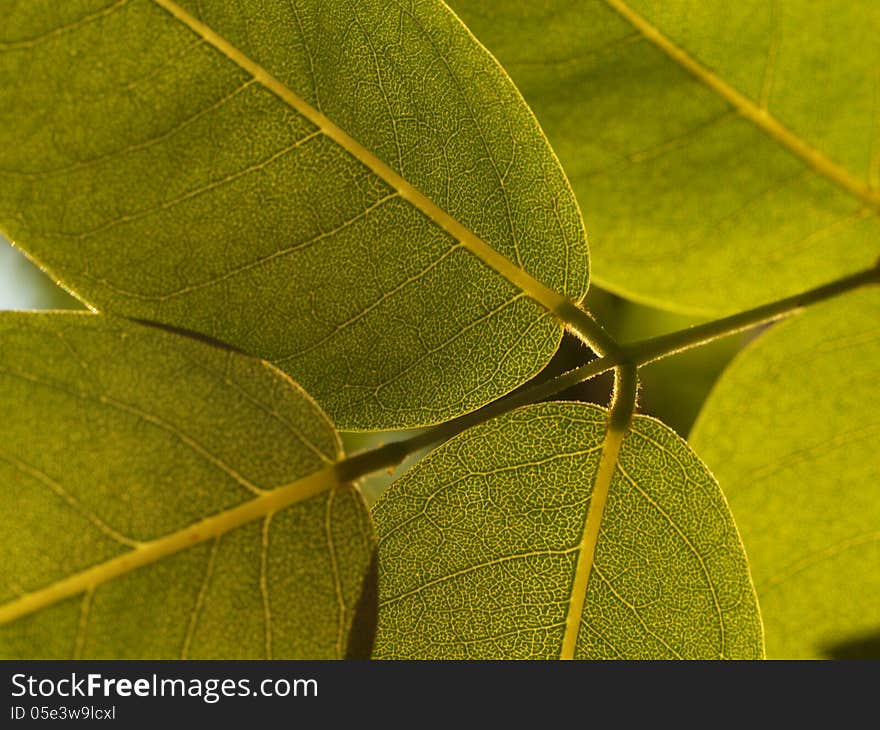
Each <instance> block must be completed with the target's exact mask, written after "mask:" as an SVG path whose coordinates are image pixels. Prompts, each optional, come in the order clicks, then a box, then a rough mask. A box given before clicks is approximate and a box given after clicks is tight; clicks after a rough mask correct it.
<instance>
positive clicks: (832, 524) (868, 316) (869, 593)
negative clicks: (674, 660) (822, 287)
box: [691, 291, 880, 658]
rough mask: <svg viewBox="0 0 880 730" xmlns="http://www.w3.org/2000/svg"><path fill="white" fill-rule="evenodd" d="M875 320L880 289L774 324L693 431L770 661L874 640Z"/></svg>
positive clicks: (720, 387)
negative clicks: (724, 506) (742, 557)
mask: <svg viewBox="0 0 880 730" xmlns="http://www.w3.org/2000/svg"><path fill="white" fill-rule="evenodd" d="M878 323H880V292H878V291H860V292H856V293H852V294H848V295H846V297H845V298H843V299H839V300H835V301H832V302H828V303H825V304H821V305H818V306H815V307H812V308H811V309H810V310H809V311H807V312H804V313H803V314H800V315H798V316H797V318H795V319H793V320H790V321H787V322H783V323H781V324H778V325H775V326H774V327H773V329H772V330H770V331H769V332H767V333H765V334H764V335H762V336H761V337H760V339H758V340H757V341H756V342H755V343H754V344H753V345H752V346H750V347H749V348H748V349H747V350H745V351H744V352H742V353H741V354H740V355H739V356H738V357H737V359H736V360H734V362H733V363H732V365H731V366H730V367H729V368H728V370H727V371H726V372H725V373H724V375H723V376H722V377H721V379H720V381H719V382H718V384H717V385H716V387H715V390H714V391H713V392H712V394H711V395H710V396H709V399H708V401H707V402H706V405H705V406H704V408H703V411H702V413H701V414H700V417H699V419H698V421H697V424H696V426H695V427H694V432H693V434H692V437H691V442H692V443H693V445H694V448H696V449H698V450H699V452H700V454H701V455H702V456H703V457H704V458H705V460H706V463H707V464H708V465H709V466H710V467H711V468H712V471H713V472H714V473H715V475H716V476H717V477H718V480H719V482H720V483H721V485H722V487H723V489H724V492H725V494H726V495H727V496H728V498H729V500H730V506H731V509H732V511H733V514H734V516H735V517H736V522H737V525H738V526H739V528H740V531H741V532H742V536H743V542H744V543H745V546H746V550H747V551H748V555H749V562H750V565H751V568H752V575H753V576H754V578H755V586H756V588H757V591H758V598H759V600H760V602H761V612H762V614H763V617H764V625H765V629H766V635H767V653H768V656H771V657H775V658H818V657H826V658H827V657H831V656H834V655H835V652H836V650H837V647H842V646H845V645H847V644H850V643H852V642H856V643H857V642H858V641H859V640H861V639H864V638H867V637H870V636H871V635H872V634H874V635H876V633H877V632H878V631H880V574H878V571H877V566H878V565H880V500H878V496H880V491H878V484H880V459H878V458H877V447H876V444H877V442H878V437H880V416H878V414H880V389H878V387H877V366H878V363H880V326H878ZM874 652H875V656H876V648H875V649H874Z"/></svg>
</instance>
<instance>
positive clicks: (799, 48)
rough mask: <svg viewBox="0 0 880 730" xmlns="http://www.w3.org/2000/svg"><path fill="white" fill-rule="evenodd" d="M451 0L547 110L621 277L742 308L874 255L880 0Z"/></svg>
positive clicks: (648, 290)
mask: <svg viewBox="0 0 880 730" xmlns="http://www.w3.org/2000/svg"><path fill="white" fill-rule="evenodd" d="M451 5H452V7H453V8H454V9H455V10H456V12H459V13H460V14H461V15H462V17H463V19H464V20H465V22H466V23H467V24H468V25H469V26H470V27H471V28H472V29H473V30H474V31H475V33H476V34H477V36H478V37H479V38H480V39H481V40H483V41H484V42H485V43H486V44H487V45H488V47H489V48H490V50H492V52H493V53H495V54H496V55H497V57H498V58H499V59H500V60H501V61H502V63H504V65H505V67H506V68H507V69H508V71H509V72H510V73H511V75H512V76H513V78H514V80H515V81H516V82H517V84H518V86H519V87H520V89H521V90H522V91H523V93H524V95H525V97H526V99H527V100H528V101H529V103H530V104H531V105H532V107H533V108H534V109H535V110H536V112H537V113H538V115H539V118H540V119H541V122H542V125H543V126H544V129H545V130H546V131H547V133H548V136H549V137H550V139H551V141H552V142H553V144H554V147H555V148H556V150H557V152H558V153H559V155H560V157H561V159H562V161H563V163H564V165H565V167H566V170H567V172H568V174H569V176H570V177H571V179H572V182H573V185H574V187H575V190H576V192H577V194H578V196H579V199H580V200H581V201H582V203H583V207H584V210H585V212H586V213H587V215H588V217H589V219H590V224H591V229H592V233H593V239H594V241H593V246H592V249H593V263H594V278H595V280H596V281H597V282H599V283H600V284H601V285H602V286H603V287H604V288H608V289H611V290H612V291H615V292H617V293H620V294H623V295H624V296H626V297H627V298H632V299H636V300H638V301H643V302H645V303H648V304H652V305H655V306H659V307H664V308H673V309H677V310H681V311H688V312H693V313H698V314H709V313H728V312H732V311H736V310H737V309H746V308H750V307H752V306H755V305H757V304H761V303H765V302H768V301H772V300H774V299H778V298H782V297H784V296H788V295H791V294H793V293H795V292H797V291H798V290H800V289H802V288H803V287H804V285H805V284H806V285H808V286H809V285H818V284H821V283H822V282H824V281H828V280H829V279H830V278H834V277H835V276H842V275H845V274H847V273H852V272H854V271H857V270H859V269H863V268H865V267H866V266H869V265H870V264H871V262H872V261H873V259H874V258H875V253H874V245H873V240H875V239H876V235H877V232H878V230H880V227H878V218H877V211H878V205H880V192H878V190H880V187H878V185H880V180H878V178H877V169H878V168H877V165H876V160H877V158H876V154H875V151H876V149H877V145H876V139H877V134H878V132H880V129H878V128H877V127H876V123H875V120H876V115H875V114H874V112H873V111H872V109H873V106H872V105H873V101H872V99H873V97H874V88H873V86H874V83H873V82H872V81H870V79H871V77H872V75H873V70H872V67H871V62H870V61H869V60H868V59H869V58H873V57H874V56H875V55H876V34H875V33H874V31H873V30H869V28H870V29H873V28H875V27H876V24H877V22H878V20H880V18H878V17H877V15H876V8H874V7H873V6H871V7H868V4H855V5H851V6H848V7H847V8H846V9H844V10H843V11H838V9H832V8H830V7H824V6H821V5H815V6H811V8H810V10H809V11H803V9H797V8H796V7H795V6H794V5H793V4H790V3H777V4H774V5H770V4H766V3H751V2H747V3H740V4H738V5H737V6H736V7H733V6H730V5H729V4H725V3H720V2H718V3H705V2H691V1H690V0H676V1H675V2H666V3H662V4H660V5H658V4H654V5H652V4H651V3H648V2H642V1H641V0H634V1H631V2H623V1H622V0H605V1H604V2H601V3H591V4H589V5H585V4H583V3H574V2H570V1H569V0H559V1H558V2H553V3H546V4H543V5H541V6H535V5H534V4H529V3H525V2H516V1H515V0H507V1H506V2H503V3H495V4H493V5H492V6H491V8H489V7H488V6H485V4H480V3H474V2H469V1H468V0H457V1H456V2H453V3H451ZM832 28H833V29H834V31H833V32H832V31H831V29H832ZM548 36H552V37H553V38H554V44H553V45H552V46H551V45H550V44H548V43H547V42H546V38H547V37H548ZM843 38H846V39H847V42H846V43H843V42H842V41H841V39H843ZM765 61H767V66H768V68H767V69H765V68H764V62H765ZM762 87H763V88H762ZM818 109H821V111H822V113H821V114H819V113H817V110H818ZM609 120H614V123H613V124H609ZM872 155H873V159H872ZM783 264H784V265H783ZM722 284H723V286H722Z"/></svg>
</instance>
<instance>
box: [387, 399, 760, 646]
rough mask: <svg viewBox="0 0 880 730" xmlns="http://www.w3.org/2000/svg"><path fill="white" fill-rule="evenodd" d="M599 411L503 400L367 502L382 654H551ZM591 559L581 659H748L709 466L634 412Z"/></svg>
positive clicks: (598, 434) (729, 540) (731, 549)
mask: <svg viewBox="0 0 880 730" xmlns="http://www.w3.org/2000/svg"><path fill="white" fill-rule="evenodd" d="M606 420H607V412H606V411H605V410H603V409H601V408H599V407H596V406H590V405H586V404H582V403H545V404H540V405H534V406H529V407H526V408H522V409H519V410H517V411H513V412H512V413H510V414H508V415H506V416H503V417H501V418H498V419H495V420H494V421H490V422H489V423H487V424H484V425H482V426H478V427H476V428H473V429H471V430H470V431H468V432H466V433H464V434H461V435H460V436H458V437H456V438H455V439H453V440H451V441H449V442H448V443H447V444H445V445H444V446H442V447H440V448H439V449H437V450H436V451H435V452H433V453H432V454H430V455H429V456H427V457H426V458H425V459H424V460H423V461H422V462H420V463H419V464H418V465H416V466H415V467H414V468H413V469H412V471H411V472H409V473H408V474H407V475H405V476H404V477H403V478H402V479H400V480H399V481H398V482H396V483H395V484H394V485H392V486H391V487H390V488H389V490H388V491H387V492H386V493H385V494H384V495H383V496H382V498H381V499H380V500H379V502H378V503H377V505H376V507H375V508H374V518H375V520H376V524H377V534H378V537H379V565H380V581H379V584H380V595H379V626H378V632H377V637H376V641H377V646H376V652H377V655H378V656H380V657H386V658H459V659H462V658H484V659H490V658H491V659H498V658H524V659H525V658H528V659H555V658H558V657H559V656H560V653H561V649H562V643H563V637H564V634H565V626H566V623H567V620H568V617H569V615H570V614H571V613H572V609H573V607H572V606H571V605H570V604H571V595H572V586H573V584H574V579H575V569H576V560H577V557H578V553H579V550H580V547H579V546H580V543H581V538H582V535H583V532H584V524H585V521H586V514H587V510H588V508H589V503H590V498H591V493H592V484H591V482H592V480H593V479H594V477H595V475H596V474H597V470H598V466H599V455H600V452H601V450H602V445H603V440H604V435H605V423H606ZM589 567H590V573H589V580H588V583H587V591H586V599H585V601H584V604H583V613H582V617H581V621H580V624H579V626H578V627H577V645H576V650H575V653H574V656H575V657H576V658H585V659H586V658H590V659H599V658H608V659H611V658H623V659H637V658H649V657H650V658H661V657H665V658H716V659H717V658H755V657H759V656H761V654H762V638H761V625H760V619H759V616H758V610H757V604H756V601H755V597H754V591H753V589H752V585H751V581H750V578H749V574H748V568H747V566H746V560H745V555H744V553H743V550H742V546H741V544H740V541H739V537H738V535H737V532H736V528H735V527H734V524H733V520H732V518H731V516H730V513H729V511H728V509H727V506H726V503H725V501H724V498H723V497H722V495H721V493H720V491H719V490H718V486H717V484H716V483H715V481H714V480H713V479H712V477H711V475H710V474H709V472H708V471H707V470H706V468H705V467H704V466H703V465H702V463H701V462H700V461H699V459H697V457H696V456H695V455H694V454H693V452H691V451H690V449H689V448H688V447H687V445H686V444H685V443H684V441H682V440H681V439H680V438H679V437H677V436H676V435H675V434H674V433H673V432H672V431H671V430H670V429H668V428H667V427H665V426H663V425H662V424H660V423H659V422H658V421H655V420H653V419H650V418H646V417H637V418H636V419H635V422H634V425H633V428H632V431H631V432H630V433H629V434H628V435H627V436H626V437H625V439H624V441H623V444H622V446H621V450H620V454H619V460H618V462H617V467H616V470H615V472H614V474H613V477H612V481H611V485H610V491H609V493H608V501H607V505H606V507H605V510H604V513H603V516H602V522H601V525H600V531H599V537H598V542H597V544H596V548H595V557H594V561H593V564H592V566H589Z"/></svg>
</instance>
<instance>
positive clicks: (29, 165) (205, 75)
mask: <svg viewBox="0 0 880 730" xmlns="http://www.w3.org/2000/svg"><path fill="white" fill-rule="evenodd" d="M418 191H420V192H418ZM420 196H421V197H420ZM441 209H442V210H441ZM447 214H448V217H449V218H448V220H447V219H444V218H443V215H447ZM0 228H2V229H3V230H4V231H5V232H6V233H8V234H9V237H10V238H11V239H12V240H13V241H14V242H15V244H16V245H18V246H20V247H21V248H22V249H24V250H26V251H28V253H29V254H30V255H32V256H33V257H34V258H35V259H36V260H38V261H39V262H40V263H41V264H42V265H44V266H45V267H46V268H47V270H48V271H50V272H51V273H52V275H53V276H55V277H58V278H59V279H61V280H62V281H63V282H64V283H65V284H66V285H67V286H69V287H70V288H71V289H72V290H74V291H75V292H77V293H78V295H79V296H81V297H82V298H83V300H85V301H87V302H89V303H90V304H92V305H94V306H95V307H96V308H98V309H100V310H102V311H108V312H110V313H120V314H124V315H128V316H132V317H137V318H142V319H150V320H156V321H160V322H163V323H167V324H173V325H177V326H183V327H186V328H187V329H192V330H197V331H200V332H203V333H205V334H208V335H211V336H213V337H217V338H219V339H221V340H223V341H225V342H230V343H232V344H234V345H237V346H239V347H241V348H243V349H244V350H246V351H248V352H252V353H254V354H256V355H259V356H261V357H264V358H266V359H268V360H271V361H272V362H274V363H276V364H277V365H279V366H280V367H281V368H283V369H284V370H286V371H287V372H289V373H291V374H292V375H293V377H294V378H295V379H296V380H297V381H298V382H301V383H302V384H303V386H304V387H305V388H306V389H307V390H308V391H309V392H310V393H312V394H313V395H314V396H315V397H316V399H317V400H318V401H319V402H320V403H321V404H322V406H323V407H324V408H325V409H326V410H327V411H328V412H329V414H330V415H331V416H332V417H333V419H334V422H335V423H336V424H337V425H338V426H339V427H340V428H346V429H352V430H358V429H375V428H392V427H398V428H402V427H409V426H418V425H423V424H427V423H436V422H440V421H443V420H446V419H448V418H451V417H453V416H456V415H458V414H460V413H463V412H465V411H470V410H473V409H474V408H476V407H478V406H480V405H483V404H484V403H486V402H488V401H490V400H492V399H494V398H496V397H498V396H500V395H502V394H504V393H506V392H507V391H510V390H512V389H513V388H514V387H516V386H518V385H520V384H521V383H523V382H524V381H525V380H527V379H528V378H529V377H530V376H532V375H534V374H535V373H536V372H537V371H538V370H540V368H541V367H542V366H543V365H544V364H546V362H547V361H548V360H549V359H550V357H551V356H552V354H553V352H554V351H555V349H556V347H557V345H558V343H559V338H560V336H561V327H559V326H558V324H557V323H556V322H554V320H553V318H552V317H551V316H550V315H549V314H548V313H547V311H546V310H545V309H544V308H542V307H541V306H539V305H537V304H536V303H535V302H534V301H532V300H531V299H530V298H529V296H527V294H526V293H524V291H523V290H522V289H521V288H520V286H519V285H514V284H512V283H511V281H510V279H511V278H514V279H516V278H517V277H520V278H521V275H522V273H523V271H526V272H528V273H529V274H531V275H532V276H533V277H535V278H536V279H538V280H540V281H541V282H542V283H543V284H544V285H546V286H547V287H550V288H551V289H553V290H556V291H559V292H563V293H565V294H567V295H569V296H571V297H573V298H579V297H581V296H582V295H583V294H584V293H585V291H586V288H587V279H588V260H587V247H586V238H585V234H584V230H583V224H582V221H581V218H580V213H579V211H578V208H577V205H576V203H575V201H574V196H573V194H572V193H571V190H570V188H569V186H568V183H567V181H566V179H565V177H564V175H563V173H562V170H561V168H560V166H559V164H558V162H557V160H556V158H555V156H554V154H553V152H552V151H551V150H550V147H549V145H548V144H547V141H546V139H545V138H544V136H543V134H542V132H541V131H540V128H539V127H538V124H537V123H536V121H535V119H534V117H533V116H532V114H531V112H530V111H529V109H528V108H527V107H526V105H525V104H524V103H523V101H522V98H521V97H520V96H519V94H518V92H517V91H516V89H515V88H514V87H513V85H512V84H511V83H510V80H509V79H508V78H507V76H506V75H505V74H504V72H503V71H502V70H501V68H500V67H499V66H498V65H497V63H496V62H495V60H494V59H493V58H492V57H491V56H490V55H489V54H487V53H486V52H485V50H484V49H483V48H482V47H481V46H480V45H479V44H478V43H476V42H475V40H474V39H473V37H472V36H471V35H470V34H469V33H468V32H467V31H466V29H465V28H464V27H463V26H462V25H461V24H460V22H459V21H458V20H457V19H456V18H455V17H454V16H453V15H452V14H451V13H450V12H449V10H448V9H447V8H446V6H445V5H443V3H441V2H439V0H420V2H415V3H408V4H402V5H398V4H395V3H392V2H388V1H387V0H381V1H379V0H371V1H370V2H350V3H349V2H345V3H333V4H330V5H328V4H326V3H323V2H317V1H316V0H309V1H307V2H303V1H302V0H297V2H286V1H282V0H271V1H270V2H262V3H259V4H254V3H245V4H242V3H239V2H231V1H227V0H224V1H217V2H211V3H197V2H194V1H193V2H181V3H180V4H177V3H174V2H171V1H170V0H156V1H155V2H154V1H153V0H127V1H122V2H119V1H115V2H111V0H102V1H98V0H92V1H91V2H85V3H77V4H76V5H73V4H66V3H58V2H55V1H54V0H31V1H29V2H27V3H19V4H16V5H15V6H14V9H13V10H11V11H10V12H7V13H5V15H4V22H3V26H2V28H0ZM451 229H454V230H452V233H450V230H451ZM475 236H477V237H480V239H481V241H482V242H483V243H482V245H483V246H487V244H488V246H487V247H494V250H493V249H491V248H490V249H489V250H490V251H492V254H493V255H494V256H496V257H497V258H500V260H501V264H500V266H501V268H503V269H504V270H505V273H504V275H501V274H499V273H497V272H496V271H494V270H493V269H491V268H489V267H488V266H486V265H485V264H484V263H483V262H482V261H481V260H480V259H478V258H477V257H476V256H475V255H474V254H473V252H472V250H471V248H472V246H473V245H474V237H475ZM498 253H500V254H501V255H502V256H501V257H498ZM504 257H506V259H505V258H504ZM550 294H551V295H552V296H557V295H556V294H553V292H550Z"/></svg>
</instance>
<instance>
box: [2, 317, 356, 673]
mask: <svg viewBox="0 0 880 730" xmlns="http://www.w3.org/2000/svg"><path fill="white" fill-rule="evenodd" d="M0 328H2V335H3V336H2V343H3V344H2V346H0V364H2V367H0V378H2V379H3V381H4V388H3V398H2V399H0V409H2V412H3V419H2V427H0V428H2V431H3V448H2V450H0V470H2V471H0V474H2V476H3V482H4V485H5V489H4V490H3V491H2V494H0V498H2V500H3V502H4V514H5V515H6V517H5V518H4V529H3V535H4V538H3V542H4V564H3V567H2V576H3V589H2V597H0V624H2V627H0V652H2V654H3V655H4V656H7V657H11V656H25V657H29V658H33V656H35V655H37V654H39V655H40V656H56V657H67V658H69V657H70V656H73V655H76V656H104V657H108V656H109V657H116V658H119V657H123V656H125V657H131V658H143V657H146V656H151V657H156V656H162V657H168V656H180V655H188V656H203V657H204V656H206V655H210V656H217V655H218V654H219V656H227V657H228V656H242V655H250V656H255V657H260V656H272V655H273V652H274V655H275V656H303V655H306V656H324V657H331V656H337V657H339V658H341V657H342V656H344V654H345V649H346V643H347V640H348V637H349V629H350V625H351V621H352V620H353V616H352V612H353V610H354V606H355V604H356V603H357V599H358V594H359V592H360V590H361V583H362V582H363V580H364V575H365V573H366V571H367V568H368V565H369V562H370V560H371V554H372V548H371V542H372V538H371V534H372V532H371V527H370V523H369V516H368V513H367V512H366V508H365V507H364V505H363V502H362V501H361V499H360V497H359V494H358V492H357V491H356V490H355V489H354V488H351V487H346V486H344V485H339V484H338V482H337V480H336V478H335V473H334V462H335V461H336V460H337V459H338V458H339V456H340V453H341V451H340V445H339V441H338V438H337V436H336V433H335V431H334V429H333V428H332V426H331V425H330V423H329V421H327V419H326V417H325V416H323V414H322V413H321V412H320V410H319V409H318V408H317V406H316V405H315V404H314V403H313V402H312V401H311V400H310V399H309V398H308V396H306V395H305V394H304V392H303V391H301V390H300V389H298V388H297V387H296V386H294V385H293V384H292V383H291V382H290V381H289V379H287V378H286V377H285V376H283V375H282V374H281V373H279V372H278V371H275V370H274V369H272V368H270V367H268V366H267V365H266V364H265V363H262V362H260V361H258V360H256V359H254V358H251V357H247V356H243V355H240V354H239V353H236V352H234V351H232V350H229V349H222V348H218V347H215V346H211V345H208V344H205V343H203V342H200V341H198V340H195V339H188V338H184V337H181V336H179V335H174V334H170V333H166V332H163V331H161V330H158V329H155V328H147V327H142V326H139V325H135V324H132V323H129V322H124V321H120V320H107V319H106V318H103V317H100V316H97V315H89V314H70V315H61V314H47V315H33V314H12V313H8V314H4V315H3V316H2V318H0ZM108 354H109V356H108ZM37 424H39V426H38V425H37ZM215 454H222V456H216V455H215ZM279 484H281V485H282V486H278V485H279ZM120 487H121V488H120ZM343 535H344V536H345V540H344V541H343V540H341V539H340V538H341V537H342V536H343ZM343 560H344V562H343ZM291 564H293V565H296V566H297V568H296V570H293V571H292V570H291V568H290V566H291ZM203 575H204V577H203ZM166 604H167V605H166ZM272 606H274V610H270V609H271V607H272ZM77 616H81V618H76V617H77ZM206 616H207V617H208V618H207V619H206V618H205V617H206ZM90 617H91V619H90ZM71 622H72V624H73V625H74V626H75V627H77V628H76V631H75V636H74V635H71V634H70V633H67V632H69V631H70V629H69V627H70V625H71ZM232 626H235V627H236V628H237V629H238V631H237V632H232V634H231V633H230V627H232ZM150 628H152V629H153V630H152V631H151V630H149V629H150ZM273 646H274V649H273Z"/></svg>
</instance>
